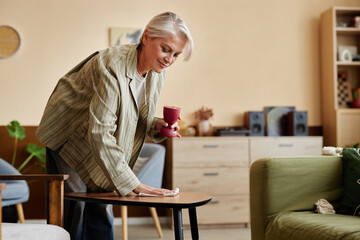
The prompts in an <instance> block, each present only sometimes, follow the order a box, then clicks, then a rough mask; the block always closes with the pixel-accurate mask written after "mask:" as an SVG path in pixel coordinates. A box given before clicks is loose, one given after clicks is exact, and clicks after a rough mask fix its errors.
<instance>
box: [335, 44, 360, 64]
mask: <svg viewBox="0 0 360 240" xmlns="http://www.w3.org/2000/svg"><path fill="white" fill-rule="evenodd" d="M357 54H358V48H357V46H339V47H338V59H339V61H340V62H351V61H352V57H353V56H356V55H357Z"/></svg>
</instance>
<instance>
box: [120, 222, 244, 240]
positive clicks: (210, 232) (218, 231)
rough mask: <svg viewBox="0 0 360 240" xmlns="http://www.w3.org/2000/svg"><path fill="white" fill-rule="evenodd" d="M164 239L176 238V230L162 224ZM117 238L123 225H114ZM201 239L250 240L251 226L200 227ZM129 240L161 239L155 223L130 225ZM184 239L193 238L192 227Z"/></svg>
mask: <svg viewBox="0 0 360 240" xmlns="http://www.w3.org/2000/svg"><path fill="white" fill-rule="evenodd" d="M162 231H163V234H164V237H163V238H162V239H163V240H172V239H174V238H175V237H174V231H173V230H172V229H171V228H169V227H168V226H164V225H162ZM114 232H115V239H116V240H120V239H122V233H121V226H120V225H115V226H114ZM199 235H200V239H205V240H250V239H251V237H250V228H244V227H237V228H235V227H231V228H230V227H229V228H210V229H209V228H208V229H203V228H200V229H199ZM128 237H129V240H147V239H159V238H158V235H157V232H156V229H155V227H154V226H153V225H129V236H128ZM184 239H185V240H187V239H189V240H190V239H191V233H190V229H184Z"/></svg>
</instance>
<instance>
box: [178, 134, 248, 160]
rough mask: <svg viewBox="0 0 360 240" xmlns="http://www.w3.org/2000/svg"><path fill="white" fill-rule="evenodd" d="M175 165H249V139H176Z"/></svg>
mask: <svg viewBox="0 0 360 240" xmlns="http://www.w3.org/2000/svg"><path fill="white" fill-rule="evenodd" d="M172 151H173V164H174V167H226V166H227V167H228V166H238V167H241V166H243V167H248V166H249V140H248V139H247V138H240V137H238V138H232V137H223V138H219V137H203V138H199V137H186V138H185V137H184V138H181V139H174V143H173V149H172Z"/></svg>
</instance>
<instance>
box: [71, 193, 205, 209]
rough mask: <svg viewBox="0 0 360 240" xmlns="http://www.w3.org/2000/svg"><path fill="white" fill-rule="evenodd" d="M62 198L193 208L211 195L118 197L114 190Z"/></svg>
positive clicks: (75, 194) (119, 203)
mask: <svg viewBox="0 0 360 240" xmlns="http://www.w3.org/2000/svg"><path fill="white" fill-rule="evenodd" d="M64 198H65V199H68V200H75V201H85V202H97V203H105V204H115V205H125V206H143V207H164V208H194V207H198V206H201V205H204V204H206V203H208V202H210V200H211V198H212V197H211V196H209V195H206V194H202V193H190V192H180V193H179V194H178V195H177V196H175V197H138V196H126V197H119V196H117V194H116V193H115V192H106V193H80V192H76V193H65V194H64Z"/></svg>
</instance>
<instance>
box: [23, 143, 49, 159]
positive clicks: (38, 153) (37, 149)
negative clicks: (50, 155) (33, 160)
mask: <svg viewBox="0 0 360 240" xmlns="http://www.w3.org/2000/svg"><path fill="white" fill-rule="evenodd" d="M26 151H27V152H28V153H30V154H31V155H34V156H35V157H37V158H38V159H39V160H40V162H43V163H45V161H46V157H45V155H46V150H45V148H43V147H41V146H39V145H36V144H35V143H30V144H28V145H27V146H26Z"/></svg>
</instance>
